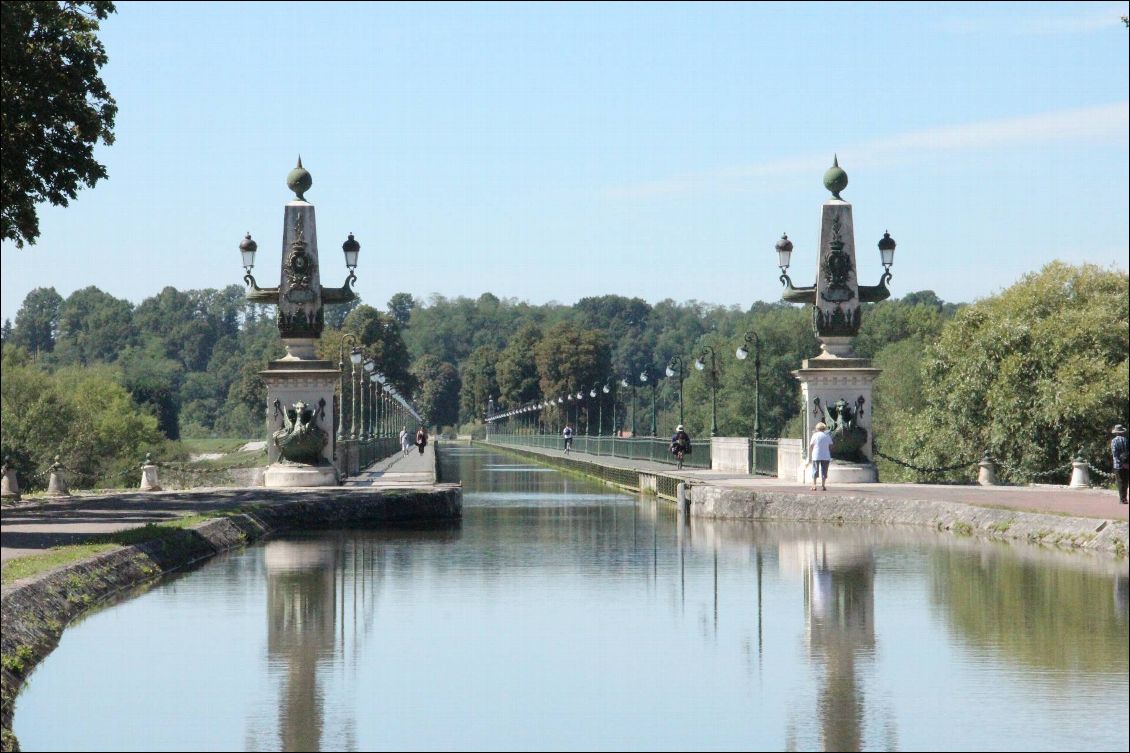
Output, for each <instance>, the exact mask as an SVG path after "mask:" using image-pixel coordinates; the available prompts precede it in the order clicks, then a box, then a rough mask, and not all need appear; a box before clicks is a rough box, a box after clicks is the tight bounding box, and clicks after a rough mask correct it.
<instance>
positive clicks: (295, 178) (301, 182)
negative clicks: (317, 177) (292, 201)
mask: <svg viewBox="0 0 1130 753" xmlns="http://www.w3.org/2000/svg"><path fill="white" fill-rule="evenodd" d="M312 185H314V178H313V176H311V175H310V171H309V170H307V169H306V168H305V167H303V166H302V155H301V154H300V155H298V166H297V167H295V168H294V169H293V170H291V171H290V172H289V173H287V176H286V187H287V188H289V189H290V190H291V191H294V193H295V195H297V196H298V200H299V201H306V197H305V196H303V195H302V194H304V193H306V192H307V191H309V190H310V186H312Z"/></svg>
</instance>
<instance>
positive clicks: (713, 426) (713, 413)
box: [694, 345, 718, 437]
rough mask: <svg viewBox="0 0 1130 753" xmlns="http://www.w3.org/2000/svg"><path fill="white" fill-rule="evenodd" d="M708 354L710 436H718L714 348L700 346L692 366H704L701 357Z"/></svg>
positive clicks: (699, 368) (716, 378)
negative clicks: (699, 351)
mask: <svg viewBox="0 0 1130 753" xmlns="http://www.w3.org/2000/svg"><path fill="white" fill-rule="evenodd" d="M707 353H709V354H710V436H712V437H716V436H718V362H717V360H716V359H715V357H714V348H712V347H710V346H709V345H703V346H702V353H701V354H700V355H699V357H698V358H696V359H695V362H694V367H695V368H696V369H698V370H699V371H702V370H703V369H705V368H706V362H705V361H704V360H703V358H704V357H705V356H706V354H707Z"/></svg>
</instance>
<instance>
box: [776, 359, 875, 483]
mask: <svg viewBox="0 0 1130 753" xmlns="http://www.w3.org/2000/svg"><path fill="white" fill-rule="evenodd" d="M881 373H882V369H876V368H873V367H872V366H871V361H870V359H867V358H837V357H835V356H831V355H829V354H827V353H824V354H822V355H820V356H818V357H816V358H808V359H805V360H804V361H803V362H802V364H801V368H800V369H798V370H796V371H794V372H793V376H795V377H796V378H797V380H798V381H799V382H800V384H801V395H802V401H803V410H804V417H805V418H804V436H805V440H804V442H805V455H806V456H807V443H808V438H809V437H811V436H812V432H813V427H814V426H816V424H817V423H819V422H820V421H823V420H824V418H823V415H822V413H821V412H820V411H819V410H818V409H817V408H816V399H817V398H819V400H820V404H821V405H822V406H825V407H831V406H833V405H835V404H836V402H837V401H838V400H841V399H842V400H844V401H845V402H847V403H848V404H849V405H851V406H853V408H854V406H855V404H856V402H857V400H858V399H859V398H861V397H862V398H863V403H862V405H863V409H862V411H861V413H860V415H859V416H858V417H857V419H856V423H857V425H858V426H860V427H862V428H864V429H866V430H867V441H866V442H865V443H864V445H863V447H862V448H861V452H862V454H863V456H864V461H863V462H845V461H843V460H833V461H832V463H831V465H830V466H829V468H828V481H829V482H837V483H869V482H875V481H878V473H877V472H876V470H875V463H874V460H873V454H872V453H873V450H872V443H873V439H874V437H873V435H872V429H871V426H872V422H871V407H872V402H871V394H872V386H873V385H874V383H875V379H876V378H877V377H878V376H879V374H881ZM832 452H833V455H835V448H833V450H832ZM811 474H812V469H811V468H805V467H804V466H802V467H801V468H800V469H799V470H798V473H797V479H798V480H809V479H811V478H812V475H811Z"/></svg>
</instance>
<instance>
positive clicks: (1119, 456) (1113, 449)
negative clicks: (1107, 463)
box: [1110, 424, 1130, 505]
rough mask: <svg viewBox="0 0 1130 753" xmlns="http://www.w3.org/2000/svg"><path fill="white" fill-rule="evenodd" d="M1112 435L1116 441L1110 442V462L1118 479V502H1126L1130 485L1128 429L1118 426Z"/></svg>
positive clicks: (1112, 430)
mask: <svg viewBox="0 0 1130 753" xmlns="http://www.w3.org/2000/svg"><path fill="white" fill-rule="evenodd" d="M1110 433H1111V434H1113V435H1114V439H1112V440H1110V460H1111V465H1113V466H1114V475H1115V476H1117V477H1118V501H1119V502H1121V503H1122V504H1124V505H1125V504H1127V502H1126V487H1127V485H1128V483H1130V442H1128V441H1127V439H1126V427H1124V426H1123V425H1122V424H1118V425H1117V426H1115V427H1114V428H1113V429H1111V430H1110Z"/></svg>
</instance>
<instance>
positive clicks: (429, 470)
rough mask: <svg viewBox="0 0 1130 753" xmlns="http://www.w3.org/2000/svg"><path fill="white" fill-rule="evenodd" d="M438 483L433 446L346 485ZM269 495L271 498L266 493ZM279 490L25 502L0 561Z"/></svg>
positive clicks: (2, 517) (260, 498)
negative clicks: (93, 535) (422, 452)
mask: <svg viewBox="0 0 1130 753" xmlns="http://www.w3.org/2000/svg"><path fill="white" fill-rule="evenodd" d="M435 481H436V479H435V449H434V445H433V444H431V443H429V444H428V446H427V448H426V451H425V453H424V454H423V455H420V454H419V452H417V451H416V449H415V448H412V454H411V455H410V456H408V457H404V456H402V455H400V454H399V453H398V454H396V455H394V456H392V457H391V458H386V459H385V460H382V461H379V462H377V463H375V464H373V465H372V466H370V467H369V468H368V469H366V470H365V471H363V472H362V473H360V474H358V475H357V476H355V477H353V478H351V479H347V480H346V483H345V485H346V486H349V487H359V486H373V487H379V488H383V489H389V488H406V487H420V486H431V485H432V484H434V483H435ZM322 488H324V487H322ZM265 491H267V492H268V494H264V492H265ZM274 491H276V490H264V489H263V488H262V487H245V488H240V489H233V488H231V487H217V488H199V489H192V490H187V491H172V492H127V493H122V492H117V493H114V494H104V495H91V496H82V497H67V498H64V499H61V500H48V499H45V498H39V499H35V498H25V499H24V500H23V501H22V502H19V503H17V504H15V505H11V506H5V507H4V508H2V509H0V561H7V560H9V559H13V558H16V557H24V556H27V555H29V554H38V553H39V552H41V551H43V550H44V549H48V548H50V547H53V546H62V545H66V544H81V543H86V542H87V541H88V540H89V538H90V536H91V535H92V534H99V533H114V532H117V531H125V530H128V529H130V528H140V527H141V526H144V525H148V524H151V523H167V522H169V521H171V520H175V519H177V518H180V517H183V516H186V515H201V514H204V513H209V512H215V511H217V510H225V509H232V508H235V507H240V506H242V505H246V504H252V503H262V502H267V503H269V502H270V499H269V495H270V493H272V492H274ZM278 491H281V490H278Z"/></svg>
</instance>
